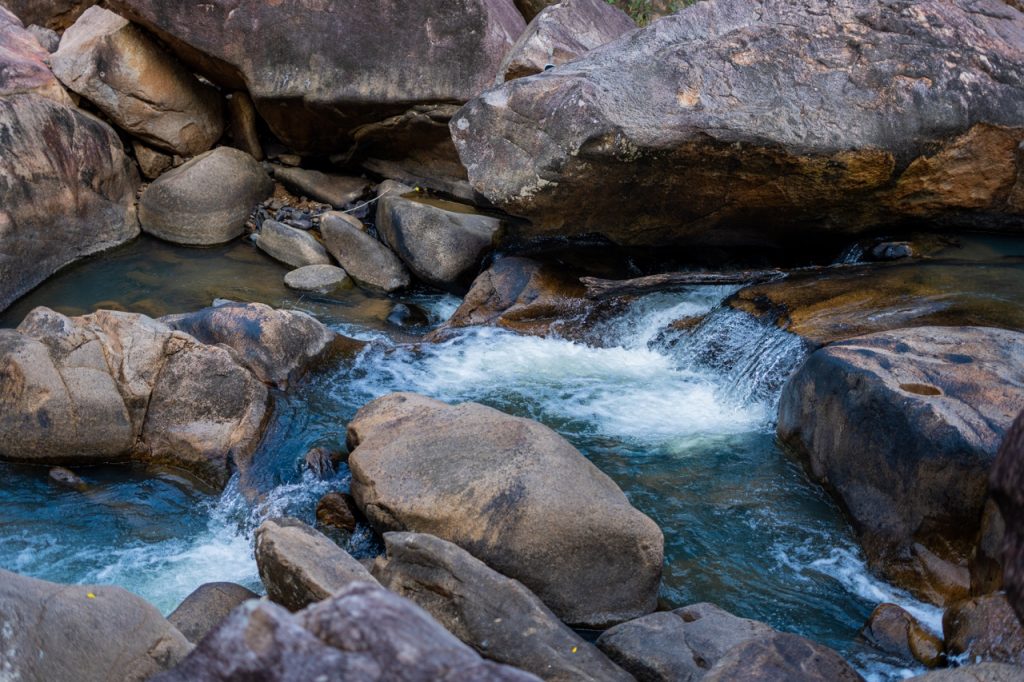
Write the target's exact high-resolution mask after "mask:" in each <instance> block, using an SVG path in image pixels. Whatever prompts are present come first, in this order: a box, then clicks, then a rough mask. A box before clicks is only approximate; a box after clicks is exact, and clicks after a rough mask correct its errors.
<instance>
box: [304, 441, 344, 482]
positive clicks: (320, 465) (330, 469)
mask: <svg viewBox="0 0 1024 682" xmlns="http://www.w3.org/2000/svg"><path fill="white" fill-rule="evenodd" d="M303 461H304V463H305V465H306V468H307V469H309V470H310V471H312V472H313V473H314V474H315V475H316V477H317V478H321V479H323V478H328V477H330V476H332V475H333V474H334V467H335V464H337V463H338V462H339V461H341V455H340V454H339V453H336V452H331V451H330V450H328V449H327V448H311V449H310V451H309V452H307V453H306V456H305V458H303Z"/></svg>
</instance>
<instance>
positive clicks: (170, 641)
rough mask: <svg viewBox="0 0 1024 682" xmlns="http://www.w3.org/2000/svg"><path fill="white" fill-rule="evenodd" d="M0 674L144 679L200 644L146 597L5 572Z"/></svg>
mask: <svg viewBox="0 0 1024 682" xmlns="http://www.w3.org/2000/svg"><path fill="white" fill-rule="evenodd" d="M0 623H2V626H0V651H2V652H3V657H2V658H0V671H3V675H4V678H5V679H7V680H12V681H13V680H110V681H111V682H142V681H143V680H146V679H149V677H151V676H152V675H154V674H156V673H159V672H161V671H163V670H166V669H168V668H170V667H172V666H174V665H175V664H176V663H178V662H179V661H180V660H182V659H183V658H184V657H185V656H186V655H187V654H188V652H189V650H190V649H191V648H192V645H191V644H189V643H188V641H187V640H186V639H185V638H184V637H183V636H182V634H181V633H180V632H178V631H177V630H176V629H175V627H174V626H173V625H171V624H170V623H168V622H167V620H166V619H165V618H164V617H163V616H161V615H160V612H159V611H157V610H156V608H155V607H154V606H153V605H152V604H150V603H149V602H147V601H145V600H143V599H142V598H140V597H137V596H135V595H134V594H132V593H131V592H128V591H126V590H122V589H121V588H119V587H112V586H110V585H60V584H57V583H51V582H46V581H43V580H36V579H34V578H27V577H25V576H20V575H17V574H16V573H10V572H8V571H4V570H0Z"/></svg>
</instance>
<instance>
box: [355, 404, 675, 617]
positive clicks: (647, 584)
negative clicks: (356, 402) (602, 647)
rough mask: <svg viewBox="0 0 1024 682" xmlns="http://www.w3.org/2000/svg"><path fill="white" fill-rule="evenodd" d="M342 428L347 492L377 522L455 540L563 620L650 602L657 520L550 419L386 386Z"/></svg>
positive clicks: (659, 547) (643, 608)
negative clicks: (546, 423) (348, 451)
mask: <svg viewBox="0 0 1024 682" xmlns="http://www.w3.org/2000/svg"><path fill="white" fill-rule="evenodd" d="M348 438H349V446H350V449H351V454H350V456H349V467H350V469H351V471H352V494H353V496H354V497H355V499H356V502H357V503H358V504H359V506H360V508H361V509H362V510H363V512H364V513H365V514H366V517H367V519H368V520H369V521H370V524H371V525H372V526H374V528H376V529H377V530H379V531H389V530H397V531H412V532H417V533H429V534H432V535H436V536H437V537H439V538H442V539H444V540H448V541H449V542H453V543H455V544H457V545H459V546H460V547H462V548H463V549H465V550H467V551H469V552H470V553H471V554H472V555H473V556H475V557H477V558H478V559H480V560H482V561H484V562H485V563H487V565H488V566H490V567H491V568H493V569H495V570H497V571H499V572H501V573H502V574H504V575H506V576H508V577H510V578H515V579H516V580H518V581H520V582H521V583H523V584H524V585H525V586H526V587H527V588H529V589H530V590H532V591H533V592H534V594H536V595H537V596H538V597H540V599H541V600H542V601H543V602H544V603H545V604H546V605H547V606H548V607H549V608H550V609H551V610H552V611H554V612H555V613H556V614H557V615H558V617H559V618H561V619H562V620H563V621H566V622H567V623H570V624H574V625H585V626H594V627H601V626H607V625H609V624H612V623H617V622H621V621H623V620H627V619H629V618H635V617H637V616H641V615H644V614H646V613H650V612H651V611H653V610H654V607H655V605H656V599H657V592H658V585H659V582H660V579H661V563H662V556H663V544H664V539H663V537H662V534H661V531H660V529H659V528H658V527H657V525H656V524H655V523H654V522H653V521H651V520H650V519H649V518H648V517H646V516H644V515H643V514H641V513H640V512H639V511H637V510H636V509H635V508H634V507H633V506H631V505H630V503H629V500H627V499H626V496H625V495H623V493H622V491H621V490H620V489H619V487H618V486H616V485H615V483H614V482H613V481H612V480H611V479H610V478H608V477H607V476H606V475H605V474H604V473H602V472H601V471H600V470H599V469H598V468H597V467H595V466H594V465H593V464H591V463H590V462H589V461H588V460H587V459H586V458H584V457H583V456H582V455H581V454H580V453H579V452H578V451H577V450H576V449H575V448H574V447H572V446H571V445H570V444H569V443H568V442H566V441H565V440H564V439H563V438H562V437H561V436H559V435H558V434H556V433H555V432H554V431H552V430H550V429H548V428H547V427H545V426H543V425H541V424H538V423H537V422H534V421H531V420H528V419H521V418H517V417H512V416H509V415H507V414H504V413H502V412H498V411H497V410H494V409H491V408H489V407H485V406H483V405H478V404H475V403H464V404H461V405H446V404H445V403H442V402H439V401H436V400H432V399H430V398H425V397H423V396H419V395H415V394H411V393H393V394H391V395H388V396H385V397H383V398H379V399H377V400H375V401H373V402H371V403H369V404H368V405H366V406H364V407H363V408H362V409H361V410H360V411H359V412H358V413H357V414H356V416H355V418H354V419H353V420H352V422H350V423H349V426H348ZM567 548H571V551H567Z"/></svg>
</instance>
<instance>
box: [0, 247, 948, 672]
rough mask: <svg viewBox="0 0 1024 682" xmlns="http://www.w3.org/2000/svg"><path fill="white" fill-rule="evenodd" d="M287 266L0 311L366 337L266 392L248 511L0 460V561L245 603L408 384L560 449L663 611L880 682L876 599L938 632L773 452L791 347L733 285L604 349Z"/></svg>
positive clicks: (160, 253) (108, 474) (58, 575)
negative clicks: (652, 527)
mask: <svg viewBox="0 0 1024 682" xmlns="http://www.w3.org/2000/svg"><path fill="white" fill-rule="evenodd" d="M284 272H285V271H284V269H283V268H281V267H279V266H278V265H276V264H274V263H272V262H270V261H269V260H266V259H264V258H262V257H261V256H259V254H258V253H256V252H255V251H254V250H253V249H252V248H251V247H250V246H248V245H246V244H235V245H233V246H230V247H221V248H219V249H213V250H205V251H196V250H188V249H178V248H176V247H171V246H168V245H161V244H157V243H155V242H151V241H148V240H142V241H140V242H136V243H135V244H134V245H132V246H130V247H127V248H125V249H121V250H120V251H117V252H114V253H112V254H108V255H106V256H103V257H101V258H98V259H95V260H92V261H89V262H87V263H85V264H82V265H80V266H77V267H75V268H73V269H71V270H69V271H66V272H64V273H62V274H61V275H59V276H57V277H56V278H54V279H52V280H51V281H50V282H48V283H47V284H46V285H44V286H43V287H41V288H40V289H39V290H37V291H36V292H34V293H32V294H31V295H29V296H28V297H27V298H26V299H25V300H23V301H21V302H20V303H19V304H18V305H17V306H15V307H14V308H12V309H11V310H9V311H7V312H6V313H5V314H4V315H3V316H2V317H0V324H4V325H14V324H17V322H18V320H19V319H20V318H21V317H22V316H23V315H24V314H25V313H26V312H27V311H28V310H30V309H31V308H32V307H34V306H36V305H50V306H51V307H55V308H59V309H62V310H65V311H67V312H71V313H74V312H84V311H89V310H91V309H93V308H95V307H97V304H103V305H104V306H105V307H110V306H111V305H117V306H120V307H124V308H127V309H131V310H139V311H144V312H148V313H150V314H164V313H167V312H177V311H180V310H187V309H195V308H198V307H201V306H202V305H208V304H209V303H210V302H211V301H212V300H213V299H214V298H217V297H224V298H233V299H244V300H260V301H264V302H268V303H271V304H274V305H283V306H291V307H298V308H301V309H305V310H307V311H309V312H312V313H313V314H316V315H318V316H319V317H320V318H321V319H322V320H324V321H325V322H327V323H328V324H330V325H331V326H332V327H334V328H335V329H337V330H339V331H342V332H344V333H346V334H349V335H352V336H356V337H359V338H362V339H366V340H370V341H372V343H371V344H370V345H369V346H368V347H367V349H366V351H364V352H363V353H362V355H360V356H359V358H358V359H357V360H356V361H355V362H354V363H353V364H352V365H350V366H346V367H342V368H338V369H336V370H333V371H332V372H329V373H326V374H322V375H319V376H316V377H314V378H312V379H311V380H309V381H307V382H306V383H304V384H303V385H301V386H300V387H299V388H298V389H297V390H295V391H294V392H293V393H291V394H289V395H282V396H278V400H277V403H276V406H275V412H274V419H273V421H272V423H271V426H270V429H269V431H268V434H267V436H266V438H265V439H264V442H263V444H262V446H261V448H260V450H259V452H258V454H257V456H256V461H257V467H256V473H257V475H256V480H257V481H258V482H259V485H260V487H261V490H262V495H261V496H260V497H259V498H258V499H257V500H255V501H252V502H250V501H248V500H247V498H245V497H244V496H243V495H241V494H240V493H239V490H238V487H237V482H236V481H232V483H231V484H229V486H228V488H227V489H226V490H225V491H224V492H223V493H221V494H209V493H208V492H204V491H201V490H197V489H196V488H195V487H194V486H193V485H192V484H191V483H190V482H188V481H185V480H183V479H181V478H178V477H176V476H174V475H170V474H166V473H157V474H155V475H154V474H153V472H147V471H144V470H141V469H132V468H124V467H117V468H114V467H95V468H85V467H83V468H80V469H78V473H79V474H80V475H81V476H82V477H83V478H84V479H85V480H86V481H87V483H88V484H89V489H88V490H87V491H86V492H84V493H83V492H78V491H71V490H66V489H62V488H58V487H56V486H54V485H52V484H51V483H49V482H48V480H47V475H46V469H45V468H42V467H28V466H16V465H10V464H6V465H5V464H0V481H2V483H0V510H2V511H0V567H3V568H7V569H10V570H14V571H17V572H20V573H25V574H28V575H33V576H37V577H40V578H45V579H49V580H55V581H62V582H98V583H112V584H117V585H121V586H123V587H126V588H127V589H130V590H132V591H134V592H136V593H138V594H140V595H142V596H144V597H146V598H147V599H149V600H151V601H152V602H153V603H155V604H156V605H157V606H158V607H159V608H160V609H161V610H163V611H164V612H165V613H166V612H169V611H171V610H172V609H173V608H174V607H175V606H176V605H177V603H178V602H180V601H181V599H182V598H184V597H185V596H186V595H187V594H188V593H189V592H190V591H192V590H193V589H194V588H195V587H197V586H198V585H200V584H202V583H203V582H208V581H213V580H229V581H235V582H239V583H242V584H244V585H247V586H249V587H251V588H253V589H256V590H259V588H260V586H259V578H258V575H257V573H256V567H255V562H254V561H253V558H252V546H251V542H252V531H253V530H254V528H255V527H256V526H257V525H258V524H259V522H260V520H261V519H263V518H266V517H268V516H273V515H280V514H290V515H294V516H297V517H299V518H303V519H305V520H307V521H312V520H313V509H314V506H315V503H316V500H317V499H318V498H319V496H320V495H322V494H323V493H324V492H327V491H329V490H341V489H345V488H346V487H347V484H348V474H347V471H346V470H345V468H344V466H342V467H341V468H340V470H339V471H338V472H337V473H336V475H335V476H333V477H332V478H330V479H328V480H318V479H315V478H314V477H313V476H312V475H311V474H310V473H309V472H304V471H303V467H302V458H303V455H304V453H305V452H306V451H307V450H308V448H310V447H312V446H315V445H325V446H328V447H331V448H339V447H342V446H343V443H344V439H345V425H346V423H347V421H348V420H349V419H350V418H351V417H352V415H353V414H354V413H355V411H356V410H357V409H358V408H359V407H360V406H362V405H363V404H365V403H366V402H367V401H369V400H371V399H373V398H375V397H377V396H380V395H383V394H385V393H388V392H390V391H395V390H408V391H416V392H420V393H424V394H427V395H430V396H434V397H437V398H440V399H442V400H446V401H450V402H455V401H465V400H474V401H479V402H483V403H487V404H489V405H492V406H495V407H497V408H499V409H502V410H504V411H506V412H509V413H512V414H517V415H522V416H528V417H531V418H533V419H537V420H539V421H541V422H543V423H545V424H547V425H548V426H550V427H552V428H553V429H555V430H556V431H558V432H559V433H561V434H562V435H564V436H565V437H566V438H568V439H569V440H570V441H572V442H573V444H575V445H576V446H577V447H578V448H579V449H580V450H581V451H582V452H583V453H584V454H585V455H586V456H587V457H589V458H590V459H591V460H592V461H593V462H594V463H595V464H597V466H599V467H600V468H601V469H602V470H604V471H605V472H606V473H607V474H608V475H610V476H611V477H612V478H613V479H615V481H616V482H618V484H619V485H620V486H621V487H622V488H623V490H624V491H625V492H626V494H627V496H628V497H629V498H630V500H631V501H632V502H633V504H634V505H635V506H637V507H638V508H639V509H641V510H642V511H644V512H645V513H647V514H648V515H650V516H651V517H652V518H653V519H654V520H655V521H656V522H657V523H658V524H659V525H660V526H661V528H662V529H663V530H664V533H665V541H666V546H665V550H666V552H665V553H666V561H665V573H664V583H663V589H662V599H663V602H664V603H665V604H666V605H668V606H673V607H674V606H681V605H685V604H689V603H693V602H697V601H712V602H715V603H717V604H719V605H720V606H722V607H723V608H726V609H728V610H730V611H732V612H734V613H736V614H738V615H742V616H746V617H750V618H756V619H759V620H764V621H767V622H768V623H770V624H771V625H773V626H775V627H777V628H780V629H783V630H787V631H792V632H797V633H799V634H803V635H806V636H809V637H811V638H813V639H815V640H817V641H820V642H823V643H825V644H827V645H829V646H832V647H834V648H836V649H837V650H838V651H840V652H841V653H842V654H843V655H845V656H846V657H847V658H848V659H849V660H850V661H851V662H852V663H853V664H854V665H855V666H856V667H857V668H858V669H860V670H861V671H862V672H864V673H865V674H866V675H868V676H869V677H870V678H872V679H879V680H882V679H899V678H902V677H906V676H909V675H910V674H911V672H912V671H910V670H905V669H903V668H901V667H900V666H899V665H898V663H897V662H895V661H892V660H889V659H887V658H886V657H885V656H884V655H882V654H879V653H878V652H876V651H874V650H873V649H871V648H870V647H868V646H866V645H865V644H864V643H863V642H861V641H860V640H859V639H858V638H857V630H858V629H859V627H860V626H861V625H862V624H863V623H864V621H865V619H866V618H867V616H868V614H869V613H870V612H871V610H872V609H873V608H874V607H875V606H876V605H877V604H878V603H880V602H883V601H892V602H897V603H900V604H902V605H903V606H905V607H906V608H908V609H909V610H910V611H911V612H912V613H914V614H915V615H917V616H918V617H919V618H921V619H922V620H923V622H924V623H925V624H926V625H927V626H929V627H931V628H933V629H938V627H939V619H940V615H941V614H940V612H939V610H938V609H935V608H933V607H930V606H927V605H924V604H921V603H918V602H915V601H914V600H913V599H911V598H910V597H909V596H908V595H906V594H904V593H902V592H900V591H899V590H896V589H894V588H893V587H891V586H889V585H887V584H886V583H884V582H882V581H880V580H878V579H877V578H875V577H874V576H872V575H871V574H870V573H869V572H868V571H867V569H866V567H865V564H864V559H863V556H862V554H861V552H860V550H859V549H858V547H857V545H856V543H855V541H854V539H853V537H852V534H851V532H850V530H849V528H848V526H847V524H846V522H845V521H844V520H843V519H842V517H841V515H840V513H839V511H838V510H837V508H836V507H835V505H834V504H833V503H832V502H831V501H830V499H829V498H828V496H827V495H825V494H824V493H823V492H822V491H821V489H820V488H819V487H818V486H816V485H814V484H812V483H810V482H809V481H808V480H807V479H806V477H805V475H804V473H803V471H802V470H801V468H800V467H799V465H797V464H796V463H794V462H793V461H791V460H790V459H789V458H788V457H787V456H786V455H785V454H784V453H783V452H782V451H781V450H780V449H779V447H778V446H777V444H776V441H775V437H774V426H773V420H774V414H775V404H776V401H777V397H778V393H779V390H780V388H781V385H782V383H783V382H784V380H785V379H786V377H787V376H788V375H789V374H790V373H791V372H792V371H793V369H795V367H796V366H797V364H798V363H799V362H800V361H801V360H802V358H803V357H804V354H805V352H806V349H805V348H804V347H803V344H802V343H801V342H800V341H799V340H798V339H797V338H796V337H793V336H791V335H789V334H786V333H784V332H781V331H779V330H777V329H774V328H769V327H766V326H764V325H762V324H760V323H758V322H756V321H754V320H753V319H752V318H750V317H747V316H745V315H744V314H741V313H738V312H734V311H731V310H727V309H722V308H720V307H719V303H720V302H721V301H722V299H723V298H725V297H726V296H727V295H728V294H729V293H731V291H732V289H730V288H724V287H695V288H692V289H690V290H688V291H683V292H678V293H674V294H655V295H651V296H647V297H645V298H642V299H640V300H638V301H636V302H635V303H634V304H633V305H632V307H631V308H630V309H629V310H627V311H626V312H625V313H623V314H622V315H620V316H619V317H617V318H616V319H615V320H612V321H610V322H608V323H606V324H604V325H603V326H602V328H601V330H600V333H601V335H602V337H603V343H602V347H600V348H597V347H591V346H587V345H582V344H579V343H574V342H570V341H566V340H561V339H540V338H534V337H524V336H518V335H515V334H512V333H509V332H505V331H501V330H495V329H471V330H467V331H464V332H462V333H460V334H459V335H457V336H455V337H454V338H451V339H450V340H448V341H446V342H445V343H441V344H436V345H430V344H421V345H416V344H409V343H405V342H407V341H409V340H410V338H411V336H410V331H409V330H408V329H399V328H397V327H395V326H394V325H392V324H391V323H389V322H388V315H389V313H390V312H391V309H392V306H393V305H394V301H390V300H388V299H384V298H380V297H372V296H366V295H364V294H362V293H360V292H358V290H354V289H353V290H349V291H347V292H343V293H342V294H340V295H339V296H337V297H335V298H325V297H318V298H309V297H300V296H296V295H295V294H293V293H290V292H288V291H287V290H286V289H284V287H283V286H282V285H281V283H280V282H281V277H282V276H283V273H284ZM253 282H255V284H253ZM405 302H406V303H412V304H416V305H419V306H421V307H422V308H424V309H425V310H426V311H427V313H428V317H429V320H430V323H431V324H432V325H436V324H437V323H439V322H440V321H442V320H443V319H445V318H446V317H447V316H448V315H449V314H450V313H451V312H452V311H453V310H454V308H455V306H456V305H457V304H458V300H457V299H455V298H453V297H451V296H446V295H439V294H430V293H420V294H416V295H412V296H410V297H409V298H408V299H406V300H405ZM58 304H59V305H58ZM705 313H706V314H707V316H706V317H705V318H704V321H703V322H702V323H701V324H700V325H699V326H698V327H697V328H696V329H694V330H693V331H692V332H675V333H666V327H667V325H668V323H670V322H671V321H673V320H676V319H680V318H684V317H692V316H694V315H702V314H705ZM412 331H413V332H417V333H422V332H423V331H424V329H422V328H420V329H414V330H412ZM344 541H345V543H346V545H347V548H348V549H349V550H350V551H352V552H353V553H354V554H356V555H357V556H369V555H372V554H373V553H374V552H376V551H379V543H378V542H377V541H376V540H375V539H374V538H373V537H372V536H371V535H370V534H369V533H368V532H367V531H365V530H361V531H359V532H357V533H356V535H355V536H354V537H351V538H346V539H344Z"/></svg>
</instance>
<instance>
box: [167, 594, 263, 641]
mask: <svg viewBox="0 0 1024 682" xmlns="http://www.w3.org/2000/svg"><path fill="white" fill-rule="evenodd" d="M250 599H259V595H258V594H256V593H255V592H253V591H252V590H250V589H249V588H247V587H242V586H241V585H236V584H235V583H205V584H203V585H200V586H199V587H197V588H196V589H195V591H194V592H192V594H190V595H188V596H187V597H185V599H184V601H182V602H181V603H180V604H178V608H176V609H174V611H172V612H171V615H169V616H167V620H168V622H170V624H171V625H173V626H174V627H176V628H178V631H179V632H181V634H182V635H184V636H185V639H187V640H188V641H190V642H192V643H193V644H198V643H199V642H200V640H202V639H203V637H205V636H206V635H207V633H208V632H210V631H211V630H213V629H214V628H215V627H217V626H218V625H220V623H221V622H222V621H223V620H224V619H225V618H227V617H228V614H229V613H231V612H232V611H233V610H234V609H235V607H237V606H238V605H239V604H242V603H243V602H246V601H249V600H250Z"/></svg>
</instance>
